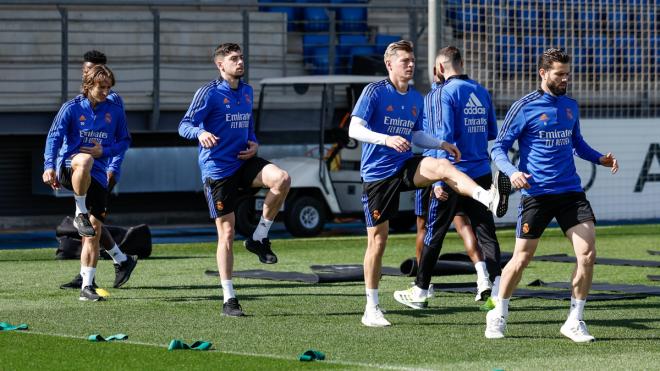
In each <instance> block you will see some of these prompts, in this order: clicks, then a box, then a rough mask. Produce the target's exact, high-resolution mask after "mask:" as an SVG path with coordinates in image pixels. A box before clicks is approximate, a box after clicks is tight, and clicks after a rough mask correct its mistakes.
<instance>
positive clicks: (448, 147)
mask: <svg viewBox="0 0 660 371" xmlns="http://www.w3.org/2000/svg"><path fill="white" fill-rule="evenodd" d="M440 149H442V150H444V151H446V152H447V153H449V154H450V155H452V156H454V162H459V161H461V151H459V150H458V147H456V146H455V145H453V144H451V143H449V142H445V141H443V142H442V144H441V145H440Z"/></svg>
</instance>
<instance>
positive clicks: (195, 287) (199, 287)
mask: <svg viewBox="0 0 660 371" xmlns="http://www.w3.org/2000/svg"><path fill="white" fill-rule="evenodd" d="M218 287H220V285H185V286H183V285H179V286H132V287H130V288H131V289H144V290H214V289H217V288H218Z"/></svg>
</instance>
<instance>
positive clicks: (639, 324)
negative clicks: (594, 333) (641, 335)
mask: <svg viewBox="0 0 660 371" xmlns="http://www.w3.org/2000/svg"><path fill="white" fill-rule="evenodd" d="M658 322H660V319H658V318H626V319H600V320H598V319H596V320H589V324H590V325H591V324H593V325H597V326H604V327H623V328H627V329H631V330H654V329H655V328H656V327H655V326H654V327H649V326H647V325H645V323H650V324H652V325H653V324H657V323H658ZM653 338H656V339H657V340H660V338H657V336H653Z"/></svg>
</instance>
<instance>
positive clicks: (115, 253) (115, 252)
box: [105, 244, 127, 264]
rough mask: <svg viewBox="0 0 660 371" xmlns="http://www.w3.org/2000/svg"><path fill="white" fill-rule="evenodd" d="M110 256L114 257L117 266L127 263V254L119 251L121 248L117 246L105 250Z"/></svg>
mask: <svg viewBox="0 0 660 371" xmlns="http://www.w3.org/2000/svg"><path fill="white" fill-rule="evenodd" d="M105 251H106V252H107V253H108V254H110V257H112V261H114V262H115V263H116V264H121V263H123V262H125V261H126V259H127V258H126V254H124V253H123V252H122V251H121V250H119V246H117V244H115V246H114V247H113V248H112V249H110V250H105Z"/></svg>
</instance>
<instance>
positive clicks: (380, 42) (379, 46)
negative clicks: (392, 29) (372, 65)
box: [376, 33, 401, 54]
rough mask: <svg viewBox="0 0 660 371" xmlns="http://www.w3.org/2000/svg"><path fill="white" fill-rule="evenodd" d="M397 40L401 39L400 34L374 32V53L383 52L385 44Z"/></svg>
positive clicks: (385, 47)
mask: <svg viewBox="0 0 660 371" xmlns="http://www.w3.org/2000/svg"><path fill="white" fill-rule="evenodd" d="M399 40H401V36H397V35H386V34H382V33H379V34H376V53H378V54H385V49H387V46H388V45H390V44H391V43H393V42H396V41H399Z"/></svg>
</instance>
